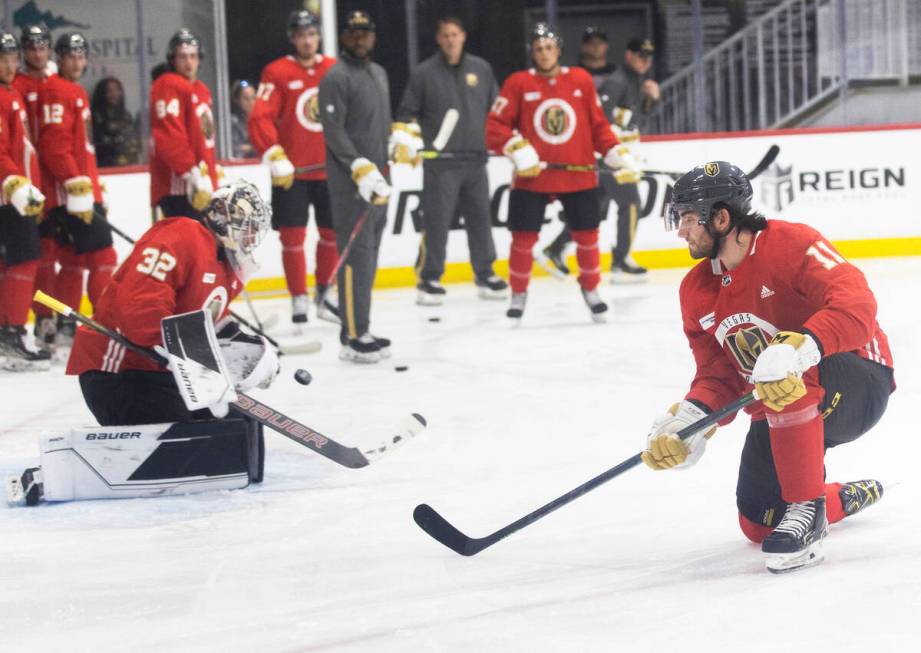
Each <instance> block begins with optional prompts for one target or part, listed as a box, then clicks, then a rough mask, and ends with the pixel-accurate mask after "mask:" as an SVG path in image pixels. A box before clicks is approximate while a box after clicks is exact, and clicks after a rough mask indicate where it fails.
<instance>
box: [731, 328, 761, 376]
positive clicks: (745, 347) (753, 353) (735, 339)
mask: <svg viewBox="0 0 921 653" xmlns="http://www.w3.org/2000/svg"><path fill="white" fill-rule="evenodd" d="M726 344H727V345H728V346H729V350H730V351H731V352H732V355H733V356H735V358H736V360H737V361H739V366H740V367H741V368H742V369H743V370H745V371H746V372H751V371H752V370H753V369H754V368H755V361H756V360H757V359H758V356H759V355H760V354H761V352H763V351H764V349H765V347H767V345H768V342H767V338H766V337H765V336H764V332H763V331H762V330H761V329H759V328H758V327H748V328H746V329H739V330H738V331H736V332H735V333H734V334H732V335H731V336H729V337H727V338H726Z"/></svg>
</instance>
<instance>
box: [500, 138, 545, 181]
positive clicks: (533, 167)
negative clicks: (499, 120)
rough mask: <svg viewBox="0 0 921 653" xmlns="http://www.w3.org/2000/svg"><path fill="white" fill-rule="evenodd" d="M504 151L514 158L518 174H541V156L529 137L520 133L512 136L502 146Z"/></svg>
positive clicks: (530, 175)
mask: <svg viewBox="0 0 921 653" xmlns="http://www.w3.org/2000/svg"><path fill="white" fill-rule="evenodd" d="M502 152H503V153H504V154H505V156H507V157H508V158H510V159H511V160H512V164H513V165H514V166H515V174H516V175H518V176H520V177H536V176H537V175H539V174H540V157H539V156H538V154H537V150H535V149H534V146H533V145H531V143H529V142H528V140H527V139H525V138H523V137H521V136H518V135H516V136H512V137H511V138H510V139H509V140H508V142H507V143H506V144H505V145H504V146H503V147H502Z"/></svg>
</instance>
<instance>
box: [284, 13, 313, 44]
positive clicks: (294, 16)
mask: <svg viewBox="0 0 921 653" xmlns="http://www.w3.org/2000/svg"><path fill="white" fill-rule="evenodd" d="M310 27H316V28H317V29H320V19H319V18H318V17H317V16H316V14H312V13H310V12H309V11H307V10H306V9H295V10H294V11H292V12H291V15H290V16H288V38H289V39H290V38H291V37H292V36H294V33H295V32H296V31H297V30H299V29H308V28H310Z"/></svg>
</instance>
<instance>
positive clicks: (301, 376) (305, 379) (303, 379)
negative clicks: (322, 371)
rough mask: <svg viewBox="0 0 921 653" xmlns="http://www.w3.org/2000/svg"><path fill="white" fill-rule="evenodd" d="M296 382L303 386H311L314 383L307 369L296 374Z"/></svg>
mask: <svg viewBox="0 0 921 653" xmlns="http://www.w3.org/2000/svg"><path fill="white" fill-rule="evenodd" d="M294 380H295V381H297V382H298V383H300V384H301V385H310V382H311V381H313V377H312V376H311V375H310V372H308V371H307V370H305V369H299V370H298V371H297V372H295V373H294Z"/></svg>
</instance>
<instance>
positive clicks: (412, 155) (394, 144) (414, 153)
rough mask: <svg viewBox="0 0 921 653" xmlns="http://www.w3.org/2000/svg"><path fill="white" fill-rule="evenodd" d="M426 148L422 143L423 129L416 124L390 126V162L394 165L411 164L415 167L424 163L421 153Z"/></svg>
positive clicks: (397, 123)
mask: <svg viewBox="0 0 921 653" xmlns="http://www.w3.org/2000/svg"><path fill="white" fill-rule="evenodd" d="M424 147H425V144H424V143H423V142H422V128H421V127H419V125H418V124H417V123H414V122H395V123H393V124H392V125H391V126H390V145H389V151H390V160H391V161H393V162H394V163H409V164H410V165H412V166H413V167H416V166H418V165H419V163H420V162H421V161H422V159H421V157H420V156H419V151H420V150H422V149H423V148H424Z"/></svg>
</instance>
